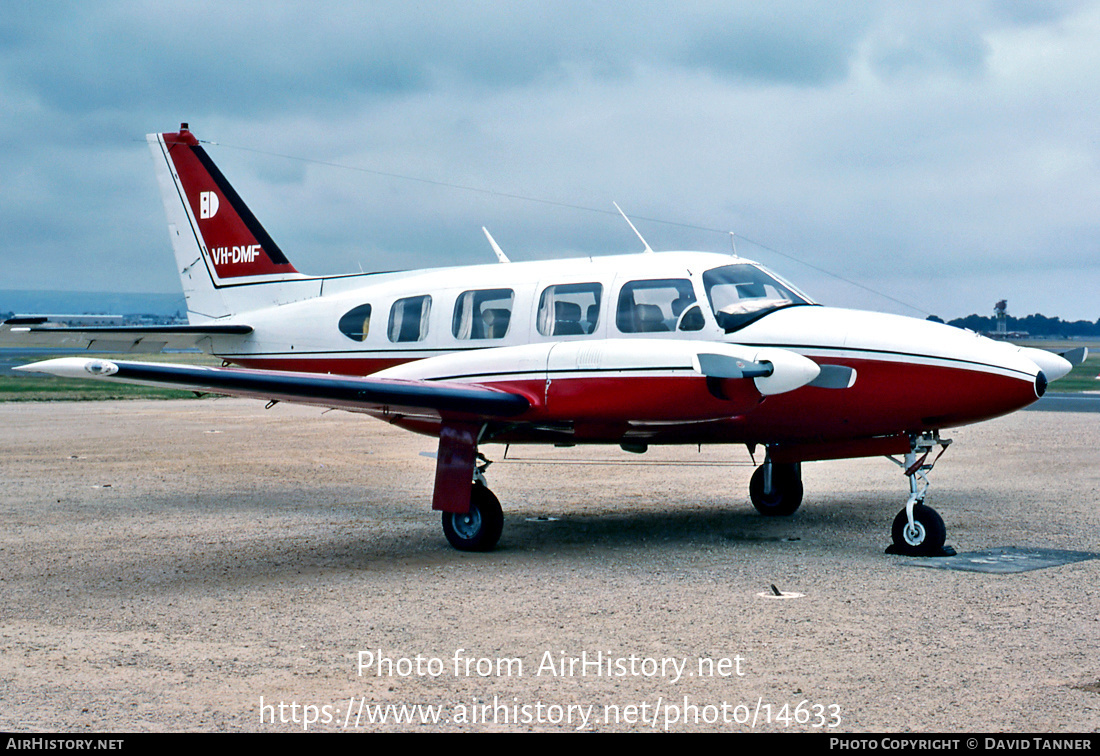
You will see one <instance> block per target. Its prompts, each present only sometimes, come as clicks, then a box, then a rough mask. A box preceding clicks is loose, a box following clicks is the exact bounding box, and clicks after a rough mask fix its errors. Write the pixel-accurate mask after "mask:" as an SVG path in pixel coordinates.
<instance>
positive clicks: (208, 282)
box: [146, 123, 304, 318]
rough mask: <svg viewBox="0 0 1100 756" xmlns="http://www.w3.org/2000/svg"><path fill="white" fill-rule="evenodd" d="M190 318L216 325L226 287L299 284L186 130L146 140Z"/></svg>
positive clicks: (223, 306) (183, 127) (224, 305)
mask: <svg viewBox="0 0 1100 756" xmlns="http://www.w3.org/2000/svg"><path fill="white" fill-rule="evenodd" d="M146 138H147V140H148V141H149V147H150V149H151V150H152V153H153V159H154V162H155V163H156V171H157V178H158V182H159V183H160V188H161V194H162V195H163V199H164V209H165V212H166V213H167V215H168V224H169V233H170V235H171V237H172V246H173V249H174V251H175V254H176V262H177V269H178V270H179V271H180V278H181V280H182V282H183V288H184V295H185V296H186V297H187V302H188V311H189V313H194V314H196V315H198V316H200V317H205V318H220V317H224V316H225V315H228V314H231V313H232V308H231V307H229V306H227V299H228V298H229V296H228V295H229V293H228V292H227V291H223V290H224V289H226V288H227V287H230V286H240V285H243V284H256V283H269V282H272V281H289V280H297V279H301V278H304V276H302V275H301V274H300V273H299V272H298V271H297V270H295V268H294V266H293V265H291V263H290V261H289V260H287V258H286V256H285V255H284V254H283V252H282V250H281V249H279V246H278V245H277V244H276V243H275V242H274V240H273V239H272V238H271V237H270V236H269V235H268V233H267V231H266V230H265V229H264V227H263V226H262V225H261V224H260V222H259V221H258V220H257V219H256V216H255V215H253V214H252V211H251V210H249V209H248V206H247V205H246V204H245V203H244V200H242V199H241V197H240V195H239V194H237V192H236V190H235V189H233V187H232V185H230V183H229V182H228V181H227V180H226V178H225V176H224V175H223V174H222V172H221V171H220V170H218V167H217V166H216V165H214V162H213V161H212V160H211V159H210V156H209V155H207V154H206V151H205V150H204V149H203V148H202V146H201V145H200V144H199V140H198V139H196V138H195V136H194V134H192V133H191V132H190V131H189V130H188V128H187V124H186V123H185V124H181V126H180V130H179V132H176V133H164V134H149V135H148V136H147V137H146Z"/></svg>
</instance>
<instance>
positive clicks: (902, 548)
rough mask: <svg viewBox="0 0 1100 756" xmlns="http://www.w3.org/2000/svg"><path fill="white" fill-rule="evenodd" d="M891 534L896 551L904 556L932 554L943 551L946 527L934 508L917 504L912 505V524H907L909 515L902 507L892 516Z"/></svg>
mask: <svg viewBox="0 0 1100 756" xmlns="http://www.w3.org/2000/svg"><path fill="white" fill-rule="evenodd" d="M892 534H893V537H894V549H895V550H896V551H897V553H899V554H904V555H906V556H933V555H937V554H942V553H943V544H944V541H946V540H947V527H946V526H945V525H944V524H943V518H942V517H940V516H939V513H937V512H936V510H934V509H932V507H926V506H925V505H924V504H917V505H916V506H914V507H913V524H912V525H910V524H909V517H908V515H906V514H905V510H904V509H902V510H901V511H900V512H898V516H897V517H895V518H894V527H893V529H892Z"/></svg>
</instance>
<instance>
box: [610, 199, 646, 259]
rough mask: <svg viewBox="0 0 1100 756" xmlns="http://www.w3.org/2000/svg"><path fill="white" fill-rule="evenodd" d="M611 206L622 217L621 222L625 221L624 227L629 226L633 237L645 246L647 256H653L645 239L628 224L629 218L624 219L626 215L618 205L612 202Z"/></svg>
mask: <svg viewBox="0 0 1100 756" xmlns="http://www.w3.org/2000/svg"><path fill="white" fill-rule="evenodd" d="M611 204H612V205H614V206H615V209H616V210H618V211H619V215H621V216H623V220H624V221H626V225H628V226H630V230H631V231H633V232H634V234H635V236H637V237H638V238H639V239H641V240H642V244H644V245H645V251H646V252H648V253H649V254H653V248H652V247H650V246H649V242H647V241H646V240H645V237H643V236H642V235H641V234H639V233H638V229H636V228H634V224H633V223H631V222H630V218H627V217H626V213H624V212H623V209H622V208H621V207H619V203H618V202H612V203H611Z"/></svg>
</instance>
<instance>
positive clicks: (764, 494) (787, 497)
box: [749, 455, 802, 517]
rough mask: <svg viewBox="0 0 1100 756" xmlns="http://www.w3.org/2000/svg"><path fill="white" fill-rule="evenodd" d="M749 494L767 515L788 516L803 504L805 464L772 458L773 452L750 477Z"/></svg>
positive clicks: (757, 506) (753, 501)
mask: <svg viewBox="0 0 1100 756" xmlns="http://www.w3.org/2000/svg"><path fill="white" fill-rule="evenodd" d="M749 498H750V499H752V505H753V506H754V507H756V511H757V512H759V513H760V514H762V515H764V516H765V517H787V516H788V515H792V514H794V513H795V510H797V509H798V507H799V506H800V505H801V504H802V465H801V464H800V463H798V462H788V463H777V462H772V460H771V456H770V455H769V456H768V457H766V458H765V459H764V464H762V465H760V467H758V468H756V470H755V471H754V472H753V474H752V478H751V479H750V480H749Z"/></svg>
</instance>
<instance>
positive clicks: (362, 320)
mask: <svg viewBox="0 0 1100 756" xmlns="http://www.w3.org/2000/svg"><path fill="white" fill-rule="evenodd" d="M337 327H338V328H339V329H340V333H342V334H344V335H345V336H347V337H348V338H349V339H351V340H353V341H366V340H367V334H369V333H370V305H369V304H361V305H359V306H358V307H356V308H354V309H351V310H348V311H347V312H346V313H344V316H343V317H342V318H340V322H339V323H338V324H337Z"/></svg>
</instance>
